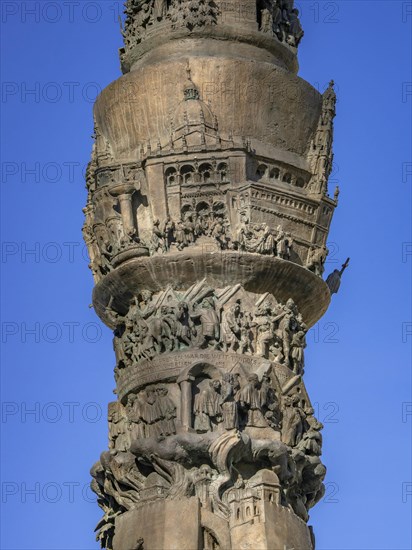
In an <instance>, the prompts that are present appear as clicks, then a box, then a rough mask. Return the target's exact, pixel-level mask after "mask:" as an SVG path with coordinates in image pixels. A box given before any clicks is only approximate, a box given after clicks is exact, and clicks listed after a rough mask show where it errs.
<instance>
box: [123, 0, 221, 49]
mask: <svg viewBox="0 0 412 550" xmlns="http://www.w3.org/2000/svg"><path fill="white" fill-rule="evenodd" d="M125 14H126V21H125V27H124V30H123V31H122V34H123V38H124V41H125V45H126V48H127V47H131V46H133V45H134V44H139V43H140V42H141V41H142V40H144V39H145V38H146V37H147V35H148V34H149V33H150V31H151V30H152V29H153V28H155V25H156V24H158V23H160V22H162V21H169V22H170V23H171V25H172V28H179V27H187V28H189V29H190V30H191V29H193V28H195V27H199V26H204V25H213V24H215V23H216V22H217V15H218V8H217V5H216V4H215V3H214V2H213V0H199V1H198V2H192V1H191V0H143V1H142V0H127V2H126V6H125Z"/></svg>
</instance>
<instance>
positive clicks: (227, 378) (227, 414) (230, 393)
mask: <svg viewBox="0 0 412 550" xmlns="http://www.w3.org/2000/svg"><path fill="white" fill-rule="evenodd" d="M239 390H240V381H239V374H238V373H233V374H231V373H225V374H224V375H223V382H222V387H221V401H220V404H221V410H222V415H223V426H224V427H225V429H226V430H233V429H235V428H236V429H237V428H238V427H239V408H238V407H239V403H238V402H239Z"/></svg>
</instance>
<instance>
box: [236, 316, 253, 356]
mask: <svg viewBox="0 0 412 550" xmlns="http://www.w3.org/2000/svg"><path fill="white" fill-rule="evenodd" d="M255 326H256V323H255V322H254V321H253V316H252V314H251V313H250V312H249V313H248V312H243V314H242V317H241V320H240V343H239V348H238V353H253V352H254V344H253V333H252V328H253V327H255Z"/></svg>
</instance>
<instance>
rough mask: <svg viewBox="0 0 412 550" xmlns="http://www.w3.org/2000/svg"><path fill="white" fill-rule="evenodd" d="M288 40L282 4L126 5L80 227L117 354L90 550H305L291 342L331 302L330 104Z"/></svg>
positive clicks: (299, 420)
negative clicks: (97, 546)
mask: <svg viewBox="0 0 412 550" xmlns="http://www.w3.org/2000/svg"><path fill="white" fill-rule="evenodd" d="M302 35H303V31H302V29H301V26H300V23H299V19H298V11H297V10H296V9H295V8H294V6H293V0H258V2H257V3H256V2H255V0H238V1H237V2H224V1H221V0H128V1H127V3H126V22H125V26H124V29H123V36H124V48H122V49H121V51H120V57H121V64H122V70H123V76H122V77H121V78H119V79H118V80H117V81H116V82H114V83H112V84H111V85H110V86H108V87H107V88H106V89H105V90H104V91H103V92H102V93H101V95H100V96H99V97H98V99H97V101H96V104H95V108H94V122H95V135H94V138H95V141H94V145H93V152H92V159H91V162H90V164H89V167H88V171H87V189H88V201H87V205H86V208H85V215H86V222H85V226H84V236H85V240H86V242H87V245H88V248H89V254H90V267H91V269H92V271H93V276H94V280H95V288H94V293H93V304H94V308H95V310H96V313H97V314H98V315H99V317H100V318H101V319H102V320H103V321H104V322H105V323H106V325H107V326H108V327H110V328H111V329H113V331H114V340H113V345H114V352H115V358H116V359H115V361H116V364H115V368H114V376H115V380H116V400H115V401H114V402H113V403H110V404H109V408H108V420H109V445H108V450H106V451H104V452H103V453H102V455H101V457H100V460H99V461H98V462H97V463H96V464H95V465H94V466H93V468H92V476H93V482H92V487H93V489H94V491H95V492H96V494H97V498H98V504H99V506H100V507H101V508H102V510H103V517H102V520H101V521H100V523H99V524H98V526H97V528H96V531H97V538H98V539H99V540H100V542H101V545H102V547H103V548H107V549H114V550H137V549H143V548H144V550H161V549H179V550H182V549H183V550H184V549H187V550H194V549H199V550H202V549H204V550H216V549H221V550H230V549H232V550H238V549H245V550H246V549H253V550H257V549H262V550H265V549H269V548H270V549H282V550H283V549H284V548H299V549H312V548H313V547H314V537H313V532H312V529H311V528H310V527H308V525H307V522H308V519H309V510H310V508H311V507H312V506H314V505H315V504H316V502H318V500H319V499H320V498H321V497H322V495H323V493H324V485H323V480H324V477H325V473H326V469H325V467H324V466H323V464H322V462H321V459H320V455H321V447H322V436H321V429H322V425H321V424H320V423H319V422H318V421H317V420H316V418H315V417H314V410H313V408H312V406H311V402H310V398H309V396H308V395H307V392H306V389H305V385H304V381H303V375H304V370H305V369H309V368H310V365H306V366H305V361H304V349H305V346H306V342H305V335H306V333H307V331H308V329H309V328H310V327H311V326H312V325H313V324H314V323H316V322H317V321H318V320H319V318H320V317H321V316H322V315H323V314H324V313H325V311H326V309H327V307H328V304H329V302H330V296H331V291H330V290H329V288H328V285H327V284H326V283H325V282H324V281H323V279H322V275H323V271H324V264H325V260H326V256H327V252H328V251H327V248H326V240H327V235H328V231H329V226H330V223H331V219H332V215H333V212H334V209H335V207H336V205H337V195H338V193H337V192H336V193H335V196H334V198H331V197H330V196H329V192H328V177H329V175H330V172H331V167H332V157H333V155H332V138H333V119H334V116H335V103H336V97H335V93H334V90H333V83H331V84H330V86H329V87H328V89H327V90H326V91H325V92H324V93H323V95H321V94H320V93H318V92H317V91H316V90H315V89H314V88H313V87H312V86H310V85H309V84H308V83H307V82H305V81H304V80H302V79H301V78H299V77H298V76H297V70H298V64H297V57H296V56H297V47H298V45H299V42H300V39H301V38H302ZM342 272H343V271H342ZM336 273H337V274H334V280H333V288H334V289H335V290H334V291H336V289H337V288H338V287H339V282H340V274H341V272H338V271H336ZM337 278H338V279H339V280H335V279H337ZM328 282H329V281H328ZM331 290H332V289H331Z"/></svg>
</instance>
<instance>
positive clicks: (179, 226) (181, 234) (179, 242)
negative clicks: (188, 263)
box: [175, 220, 188, 250]
mask: <svg viewBox="0 0 412 550" xmlns="http://www.w3.org/2000/svg"><path fill="white" fill-rule="evenodd" d="M175 240H176V246H177V249H178V250H183V249H184V248H185V246H187V244H188V243H187V238H186V231H185V226H184V223H183V221H182V220H179V221H178V222H177V223H176V231H175Z"/></svg>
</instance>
